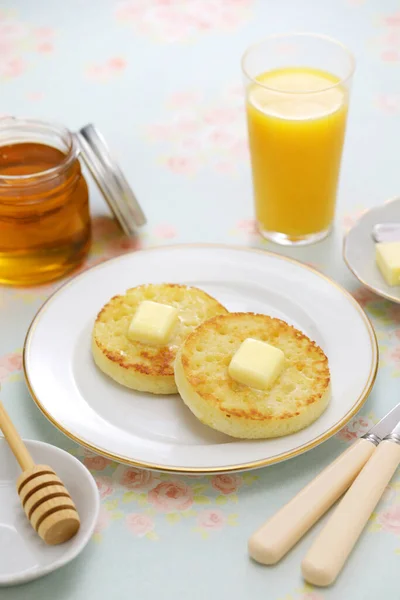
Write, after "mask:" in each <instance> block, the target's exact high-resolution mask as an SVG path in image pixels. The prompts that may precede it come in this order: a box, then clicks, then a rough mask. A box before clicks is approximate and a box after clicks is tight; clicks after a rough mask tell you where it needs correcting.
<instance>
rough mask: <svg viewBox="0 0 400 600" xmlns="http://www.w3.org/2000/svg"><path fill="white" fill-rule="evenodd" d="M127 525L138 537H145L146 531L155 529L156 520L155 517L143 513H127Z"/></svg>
mask: <svg viewBox="0 0 400 600" xmlns="http://www.w3.org/2000/svg"><path fill="white" fill-rule="evenodd" d="M125 522H126V526H127V527H128V529H129V531H130V532H131V533H133V535H134V536H136V537H143V536H145V535H146V533H149V532H150V531H153V529H154V521H153V519H152V518H151V517H150V516H149V515H146V514H143V513H131V514H129V515H126V519H125Z"/></svg>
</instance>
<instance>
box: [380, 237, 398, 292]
mask: <svg viewBox="0 0 400 600" xmlns="http://www.w3.org/2000/svg"><path fill="white" fill-rule="evenodd" d="M375 251H376V264H377V265H378V267H379V270H380V272H381V273H382V275H383V277H384V278H385V280H386V282H387V284H388V285H400V242H385V243H382V244H376V246H375Z"/></svg>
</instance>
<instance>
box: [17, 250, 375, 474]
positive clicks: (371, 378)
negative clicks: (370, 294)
mask: <svg viewBox="0 0 400 600" xmlns="http://www.w3.org/2000/svg"><path fill="white" fill-rule="evenodd" d="M181 248H182V249H183V248H215V249H224V250H236V251H238V250H239V251H241V252H254V253H258V254H264V255H266V256H272V257H274V258H279V259H282V260H285V261H287V262H290V263H294V264H296V265H298V266H300V267H302V268H303V269H307V270H308V271H311V272H313V273H315V274H316V275H318V277H321V279H325V280H326V281H328V282H329V283H330V284H331V285H333V286H334V287H336V288H337V289H338V290H339V291H340V292H341V293H342V294H343V295H344V296H345V297H346V298H347V299H348V300H350V302H351V303H352V304H353V306H354V307H355V308H356V309H357V311H358V312H359V314H360V316H361V318H362V319H363V321H364V323H365V326H366V328H367V330H368V334H369V339H370V342H371V349H372V362H371V368H370V372H369V375H368V379H367V382H366V384H365V386H364V389H363V390H362V392H361V394H360V396H359V397H358V398H357V400H356V401H355V403H354V405H353V407H352V408H351V410H349V412H348V413H347V414H346V415H345V416H344V417H343V418H342V419H341V420H340V421H339V422H337V423H336V424H335V425H333V426H332V427H331V428H330V429H329V430H328V431H326V432H325V433H324V434H322V435H320V436H318V437H316V438H314V439H313V440H311V441H310V442H309V443H308V444H305V445H302V446H298V447H297V448H294V449H292V450H290V451H288V452H284V453H282V454H279V455H278V456H275V457H271V458H266V459H260V460H257V461H252V462H246V463H241V464H236V465H227V466H224V467H193V468H191V467H173V466H166V465H159V464H156V463H149V462H145V461H139V460H132V459H131V458H129V457H127V456H121V455H118V454H113V453H112V452H109V451H107V450H105V449H103V448H100V447H99V446H96V445H94V444H92V443H90V442H87V441H86V440H84V439H82V438H81V437H80V436H79V435H76V434H74V433H72V432H71V431H69V430H68V429H65V427H64V426H63V425H62V424H61V423H59V422H58V421H56V419H54V418H53V417H52V415H51V414H50V413H49V412H48V411H47V410H46V408H45V407H44V406H43V405H42V403H41V401H40V399H39V398H38V396H37V395H36V394H35V391H34V389H33V386H32V383H31V381H30V378H29V374H28V368H27V361H28V354H29V347H30V340H31V338H32V335H33V333H34V331H35V328H36V326H37V325H38V323H39V321H40V318H41V316H42V315H43V314H44V312H45V311H46V309H47V306H48V304H49V303H50V302H51V301H52V300H54V298H55V297H56V296H57V295H58V294H59V293H60V292H61V291H62V290H63V289H64V288H66V287H67V286H69V285H71V284H72V283H73V282H74V281H75V280H76V279H78V278H79V277H84V276H85V275H86V273H87V272H88V271H92V270H94V269H101V268H102V267H104V266H105V265H108V264H109V263H110V262H113V261H117V260H120V259H121V258H122V257H123V256H126V254H124V255H122V256H117V257H115V258H111V259H110V260H107V261H104V262H103V263H101V264H99V265H95V266H94V267H91V268H90V269H87V270H86V271H84V272H83V273H79V274H78V275H76V276H75V277H73V278H72V279H71V280H69V281H67V282H66V283H64V284H63V285H62V286H61V287H59V288H58V289H57V290H56V291H55V292H54V293H53V294H51V296H50V297H49V298H48V299H47V300H46V301H45V302H44V304H43V305H42V307H41V308H40V309H39V310H38V312H37V313H36V315H35V317H34V318H33V321H32V323H31V325H30V327H29V329H28V332H27V334H26V337H25V342H24V348H23V371H24V376H25V381H26V384H27V386H28V389H29V392H30V394H31V396H32V398H33V400H34V402H35V403H36V405H37V407H38V408H39V409H40V410H41V412H42V413H43V414H44V416H45V417H46V418H47V419H48V420H49V421H50V422H51V423H52V424H53V425H54V426H55V427H56V428H57V429H59V430H60V431H61V432H62V433H64V435H66V436H67V437H69V438H70V439H72V440H73V441H74V442H77V443H78V444H80V445H81V446H84V447H85V448H88V449H89V450H92V451H93V452H96V453H97V454H100V455H102V456H106V457H107V458H110V459H112V460H115V461H117V462H119V463H123V464H126V465H129V466H131V467H140V468H143V469H151V470H153V471H162V472H164V473H165V472H169V473H182V474H185V473H202V474H213V473H227V472H232V471H245V470H250V469H257V468H260V467H267V466H269V465H273V464H276V463H279V462H282V461H284V460H287V459H289V458H293V457H294V456H298V455H300V454H303V453H304V452H307V451H308V450H311V449H312V448H315V447H316V446H318V445H319V444H321V443H322V442H325V441H326V440H327V439H329V438H330V437H332V436H333V435H334V434H335V433H337V432H338V431H339V430H340V429H341V428H342V427H344V425H346V423H348V422H349V420H350V419H351V418H352V417H353V416H354V415H355V414H356V413H357V412H358V410H359V409H360V408H361V407H362V405H363V404H364V402H365V401H366V400H367V398H368V396H369V394H370V392H371V390H372V387H373V385H374V382H375V379H376V375H377V371H378V356H379V351H378V343H377V339H376V335H375V331H374V328H373V326H372V324H371V321H370V320H369V318H368V316H367V315H366V313H365V311H364V310H363V309H362V307H361V306H360V305H359V303H358V302H357V301H356V300H355V299H354V298H353V296H352V295H351V294H350V292H348V291H347V290H346V289H344V288H343V287H342V286H341V285H339V284H338V283H336V281H334V280H333V279H331V278H330V277H328V276H327V275H324V274H323V273H321V272H320V271H318V270H317V269H314V268H313V267H310V266H309V265H306V264H304V263H302V262H300V261H299V260H296V259H293V258H289V257H287V256H283V255H281V254H277V253H276V252H269V251H267V250H259V249H255V248H246V247H245V246H230V245H224V244H174V245H170V246H154V247H152V248H146V249H145V250H136V251H134V252H132V253H131V254H140V253H143V252H152V251H154V250H163V249H181Z"/></svg>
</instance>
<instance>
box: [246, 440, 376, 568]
mask: <svg viewBox="0 0 400 600" xmlns="http://www.w3.org/2000/svg"><path fill="white" fill-rule="evenodd" d="M374 450H375V446H374V444H373V443H372V442H370V441H367V440H366V439H362V438H361V439H360V440H358V441H357V442H355V443H354V444H353V445H352V446H350V448H348V449H347V450H346V451H345V452H343V454H341V455H340V456H339V457H338V458H337V459H336V460H335V461H334V462H333V463H332V464H330V465H329V466H328V467H326V468H325V469H324V470H323V471H322V472H321V473H320V474H319V475H318V476H317V477H316V478H315V479H313V480H312V481H311V482H310V483H309V484H308V485H306V487H305V488H303V489H302V490H301V491H300V492H299V493H298V494H297V496H295V497H294V498H293V499H292V500H291V501H290V502H288V504H286V505H285V506H283V507H282V508H281V509H280V510H279V511H278V512H277V513H275V514H274V515H273V516H272V517H271V518H270V519H269V520H268V521H267V522H266V523H264V525H262V526H261V527H260V529H258V530H257V531H256V532H255V533H253V535H252V536H251V538H250V540H249V554H250V556H251V557H252V558H253V559H254V560H256V561H257V562H260V563H262V564H264V565H273V564H275V563H277V562H278V561H279V560H280V559H281V558H282V557H283V556H284V555H285V554H286V553H287V552H288V551H289V550H290V549H291V548H292V547H293V546H294V545H295V544H296V542H298V541H299V539H300V538H301V537H302V536H303V535H304V534H305V533H306V531H308V530H309V529H310V527H312V526H313V525H314V523H316V522H317V521H318V519H320V518H321V516H322V515H323V514H324V513H325V512H326V511H327V510H328V508H330V507H331V506H332V504H333V503H334V502H336V500H337V499H338V498H339V497H340V496H341V495H342V494H343V493H344V492H345V491H346V490H347V488H348V487H349V486H350V485H351V483H352V482H353V481H354V479H355V478H356V477H357V475H358V474H359V472H360V471H361V469H362V468H363V466H364V465H365V463H366V462H367V460H368V459H369V458H370V456H371V454H372V453H373V452H374Z"/></svg>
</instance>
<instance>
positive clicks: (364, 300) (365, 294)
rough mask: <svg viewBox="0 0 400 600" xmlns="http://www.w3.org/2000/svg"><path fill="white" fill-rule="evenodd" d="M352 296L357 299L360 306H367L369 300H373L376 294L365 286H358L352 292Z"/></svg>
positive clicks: (375, 298) (376, 297)
mask: <svg viewBox="0 0 400 600" xmlns="http://www.w3.org/2000/svg"><path fill="white" fill-rule="evenodd" d="M352 296H353V298H355V299H356V300H357V302H358V303H359V304H361V306H367V305H368V304H369V303H370V302H375V301H376V300H377V299H378V296H377V295H376V294H374V293H373V292H371V291H370V290H368V289H367V288H365V287H359V288H358V289H356V290H354V291H353V292H352Z"/></svg>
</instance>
